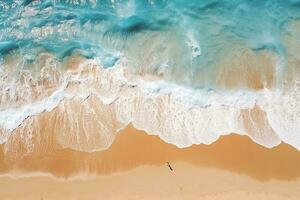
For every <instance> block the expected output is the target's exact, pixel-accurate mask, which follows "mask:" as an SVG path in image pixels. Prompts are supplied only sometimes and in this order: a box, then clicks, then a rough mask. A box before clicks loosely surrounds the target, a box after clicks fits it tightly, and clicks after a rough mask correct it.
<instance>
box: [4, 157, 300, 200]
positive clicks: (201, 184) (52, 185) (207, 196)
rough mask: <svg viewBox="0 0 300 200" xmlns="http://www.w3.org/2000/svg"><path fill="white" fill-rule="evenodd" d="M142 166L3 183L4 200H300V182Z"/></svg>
mask: <svg viewBox="0 0 300 200" xmlns="http://www.w3.org/2000/svg"><path fill="white" fill-rule="evenodd" d="M172 166H173V168H174V171H170V170H169V169H168V168H167V167H166V166H164V165H163V166H142V167H138V168H135V169H133V170H131V171H128V172H123V173H118V174H115V175H110V176H101V177H95V178H89V179H82V178H77V179H74V180H68V181H61V180H55V179H53V178H51V177H42V176H38V177H29V178H19V179H12V178H9V177H1V178H0V186H1V187H0V195H1V199H3V200H6V199H23V200H27V199H30V200H31V199H38V200H40V199H43V200H49V199H51V200H52V199H55V200H60V199H64V200H67V199H72V200H73V199H82V200H89V199H90V200H94V199H105V200H110V199H112V200H118V199H136V200H144V199H149V200H152V199H184V200H188V199H197V200H198V199H199V200H241V199H242V200H298V199H299V198H300V190H299V186H300V180H297V181H274V180H272V181H267V182H260V181H257V180H254V179H252V178H250V177H248V176H244V175H240V174H237V173H231V172H227V171H224V170H218V169H214V168H204V167H197V166H195V165H191V164H187V163H183V162H174V163H172Z"/></svg>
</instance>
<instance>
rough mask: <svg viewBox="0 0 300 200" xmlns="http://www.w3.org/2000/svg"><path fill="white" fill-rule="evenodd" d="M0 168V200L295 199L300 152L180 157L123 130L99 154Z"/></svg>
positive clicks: (210, 149)
mask: <svg viewBox="0 0 300 200" xmlns="http://www.w3.org/2000/svg"><path fill="white" fill-rule="evenodd" d="M1 155H2V156H1ZM167 161H169V162H170V163H171V165H172V167H173V168H174V171H170V170H169V168H168V167H167V166H166V164H165V162H167ZM0 162H1V163H0V166H1V167H0V168H1V169H2V174H5V173H7V171H8V170H10V173H9V175H4V176H3V177H1V178H0V197H1V198H0V199H44V200H46V199H205V200H210V199H214V200H218V199H222V200H224V199H225V200H226V199H230V200H234V199H243V200H247V199H255V200H260V199H262V200H266V199H271V200H277V199H278V200H284V199H295V200H296V199H297V200H298V199H300V152H298V151H297V150H295V149H294V148H292V147H291V146H289V145H287V144H281V145H279V146H278V147H276V148H273V149H267V148H264V147H262V146H259V145H257V144H255V143H254V142H252V141H251V140H250V139H249V138H248V137H246V136H238V135H230V136H224V137H222V138H221V139H219V140H218V141H217V142H215V143H213V144H211V145H208V146H206V145H194V146H192V147H189V148H185V149H179V148H177V147H175V146H173V145H170V144H166V143H165V142H163V141H161V140H160V139H159V138H158V137H157V136H151V135H147V134H146V133H145V132H142V131H137V130H135V129H133V128H132V127H128V128H127V129H125V130H124V131H122V132H121V133H120V134H119V135H118V136H117V138H116V140H115V141H114V143H113V144H112V146H111V147H110V148H109V149H108V150H106V151H103V152H94V153H83V152H76V151H73V150H69V149H61V150H56V151H53V152H51V153H49V154H47V155H31V156H28V157H26V158H24V159H22V160H20V161H19V162H18V163H17V164H16V163H14V165H13V166H12V165H10V164H9V163H5V159H4V158H3V154H1V153H0ZM12 169H13V170H12ZM24 170H26V171H27V172H26V173H24ZM36 172H40V173H43V175H42V174H37V175H34V176H33V175H32V174H28V173H36ZM26 174H27V176H28V177H23V178H21V177H18V178H13V176H20V175H21V176H25V175H26ZM45 174H54V175H55V176H57V177H59V178H60V179H55V178H53V177H51V175H47V176H45ZM87 174H88V175H87ZM92 174H93V175H92ZM74 176H75V177H76V178H74ZM62 178H63V179H62ZM65 178H68V179H65Z"/></svg>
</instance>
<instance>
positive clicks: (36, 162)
mask: <svg viewBox="0 0 300 200" xmlns="http://www.w3.org/2000/svg"><path fill="white" fill-rule="evenodd" d="M55 146H56V145H55V143H53V147H52V149H48V151H44V152H43V151H38V152H34V153H33V154H31V155H27V156H25V157H22V158H21V159H20V160H18V161H17V162H8V161H9V158H6V157H5V155H4V152H3V148H1V151H0V164H1V166H2V170H1V173H2V174H5V173H8V172H9V171H11V173H12V174H15V175H16V174H22V173H23V172H26V173H29V174H30V173H32V172H33V173H34V172H41V173H44V172H45V173H49V174H52V175H53V176H55V177H58V178H63V179H68V178H71V177H73V176H76V175H78V174H91V175H96V176H98V175H111V174H114V173H118V172H124V171H130V170H133V169H135V168H137V167H139V166H147V165H153V166H161V165H165V163H166V162H171V163H173V162H186V163H189V164H192V165H194V166H197V167H212V168H216V169H221V170H225V171H231V172H236V173H239V174H244V175H248V176H250V177H252V178H255V179H257V180H261V181H267V180H271V179H277V180H295V179H298V178H300V152H299V151H297V150H296V149H295V148H293V147H292V146H290V145H288V144H284V143H282V144H280V145H279V146H277V147H274V148H272V149H268V148H265V147H263V146H260V145H258V144H256V143H255V142H253V141H251V139H249V138H248V137H247V136H240V135H236V134H231V135H227V136H222V137H221V138H220V139H219V140H217V141H216V142H214V143H212V144H210V145H204V144H201V145H193V146H191V147H188V148H182V149H181V148H178V147H176V146H174V145H172V144H168V143H165V142H164V141H162V140H161V139H159V137H158V136H154V135H148V134H147V133H146V132H144V131H139V130H136V129H134V128H133V127H132V126H129V127H127V128H125V129H124V130H122V131H121V132H120V133H119V134H118V135H117V136H116V139H115V141H114V142H113V144H112V145H111V146H110V148H108V149H107V150H104V151H99V152H93V153H87V152H80V151H74V150H71V149H64V148H59V147H57V146H56V148H55ZM2 147H3V146H2Z"/></svg>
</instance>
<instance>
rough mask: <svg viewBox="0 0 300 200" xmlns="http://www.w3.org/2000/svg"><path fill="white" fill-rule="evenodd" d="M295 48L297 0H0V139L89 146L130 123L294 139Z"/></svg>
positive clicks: (299, 37) (199, 138) (152, 129)
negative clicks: (51, 141)
mask: <svg viewBox="0 0 300 200" xmlns="http://www.w3.org/2000/svg"><path fill="white" fill-rule="evenodd" d="M299 52H300V1H299V0H285V1H281V0H265V1H260V0H253V1H247V0H218V1H217V0H126V1H125V0H98V1H97V0H90V1H89V0H66V1H60V0H44V1H39V0H36V1H35V0H5V1H4V0H2V1H0V127H1V129H0V141H1V143H4V144H5V149H6V150H5V152H6V153H7V154H9V153H11V154H16V155H15V156H16V157H17V156H18V155H17V154H22V155H23V154H27V153H30V152H34V151H38V150H39V148H41V146H43V145H44V144H43V142H45V140H46V139H45V138H49V136H50V135H51V138H53V140H54V141H55V143H57V144H58V145H60V146H62V147H65V148H72V149H75V150H80V151H97V150H104V149H107V148H109V146H110V145H111V144H112V142H113V140H114V138H115V136H116V134H118V131H120V130H121V129H123V128H125V127H126V126H128V125H129V124H132V125H133V126H134V127H135V128H137V129H141V130H145V131H147V133H149V134H155V135H158V136H159V137H160V138H161V139H162V140H164V141H165V142H168V143H172V144H174V145H176V146H178V147H187V146H190V145H192V144H200V143H204V144H210V143H212V142H214V141H216V140H217V139H218V138H219V137H220V136H221V135H226V134H230V133H236V134H242V135H248V136H249V137H250V138H251V139H252V140H253V141H255V142H257V143H258V144H260V145H263V146H265V147H268V148H271V147H274V146H277V145H278V144H280V143H281V142H285V143H288V144H290V145H292V146H293V147H295V148H297V149H300V53H299ZM20 143H22V144H24V145H25V146H26V147H25V150H22V152H18V151H16V148H15V147H16V146H17V145H20Z"/></svg>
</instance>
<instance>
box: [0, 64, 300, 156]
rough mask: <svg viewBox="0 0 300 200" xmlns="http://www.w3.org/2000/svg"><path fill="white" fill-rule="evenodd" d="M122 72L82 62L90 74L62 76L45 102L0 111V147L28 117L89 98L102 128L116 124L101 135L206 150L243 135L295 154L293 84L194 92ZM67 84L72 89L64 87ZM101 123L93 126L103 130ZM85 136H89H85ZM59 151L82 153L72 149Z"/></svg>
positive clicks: (296, 90) (299, 114) (299, 116)
mask: <svg viewBox="0 0 300 200" xmlns="http://www.w3.org/2000/svg"><path fill="white" fill-rule="evenodd" d="M125 66H126V65H125V64H124V63H123V62H122V61H119V62H118V64H117V65H116V66H115V67H113V68H108V69H104V68H101V67H100V66H97V62H96V61H93V60H88V61H85V62H83V63H81V65H80V66H79V68H80V70H81V71H84V70H86V69H87V68H89V69H93V70H91V71H93V73H91V71H90V73H88V74H86V73H79V72H78V73H71V72H67V73H65V74H64V76H65V77H64V82H63V83H64V84H63V85H62V86H61V87H59V89H58V90H57V91H55V92H53V93H52V95H50V96H48V97H47V98H44V99H42V100H38V101H35V102H32V103H30V104H26V105H23V106H19V107H15V108H7V109H3V110H1V111H0V126H1V127H2V129H3V130H6V131H4V132H5V134H4V133H3V134H2V135H1V137H0V140H1V141H2V142H6V141H7V139H8V138H9V137H10V134H12V133H13V132H14V129H17V128H18V127H19V126H20V125H21V124H22V123H26V119H27V118H29V117H38V116H39V114H40V113H42V112H45V111H46V112H51V110H52V109H53V108H55V107H56V106H58V105H59V104H60V103H61V102H62V101H64V100H66V99H72V98H80V99H82V101H85V99H86V98H87V97H89V96H91V95H92V96H95V97H97V98H98V99H99V100H101V102H102V103H103V106H105V107H108V108H109V109H110V110H111V111H112V112H113V115H114V116H115V118H103V119H105V120H106V122H107V120H116V121H117V123H118V124H119V125H118V127H116V129H110V128H109V127H108V128H107V130H106V129H105V130H106V132H107V131H115V130H120V129H122V128H124V127H126V126H127V125H128V124H130V123H131V124H133V126H134V127H135V128H137V129H140V130H145V131H146V132H147V133H149V134H156V135H158V136H159V137H160V138H161V139H163V140H164V141H166V142H168V143H172V144H174V145H177V146H178V147H187V146H190V145H192V144H200V143H204V144H210V143H212V142H214V141H216V140H217V139H218V138H219V137H220V136H221V135H226V134H230V133H237V134H243V135H248V136H249V137H250V138H251V139H252V140H253V141H255V142H257V143H259V144H261V145H263V146H265V147H269V148H271V147H274V146H276V145H278V144H280V142H281V141H284V142H286V143H289V144H291V145H292V146H294V147H295V148H297V149H300V133H299V130H300V86H299V82H297V83H296V84H295V86H294V87H292V88H291V89H289V90H287V91H284V92H282V91H280V90H276V89H274V90H270V89H265V90H261V91H247V90H243V91H227V92H225V91H224V92H217V91H213V90H204V89H203V90H201V89H196V90H195V89H191V88H186V87H183V86H179V85H176V84H172V83H167V82H165V81H162V80H157V79H154V80H149V79H147V80H146V79H143V78H142V77H140V76H138V75H133V74H131V72H130V70H129V69H127V68H126V67H125ZM80 70H79V71H80ZM72 84H74V85H75V86H74V89H72V87H71V86H70V85H72ZM73 114H75V115H76V113H73ZM103 115H106V113H103ZM82 120H85V119H82ZM99 120H102V119H99ZM106 122H99V123H101V124H102V125H103V126H105V124H106ZM103 128H105V127H103ZM9 133H10V134H9ZM69 134H72V133H69ZM88 134H93V133H85V135H88ZM111 134H112V135H114V134H115V133H111ZM111 138H113V137H111ZM107 144H111V143H110V142H107ZM64 146H65V147H70V148H75V149H77V150H87V149H88V148H86V147H80V146H78V145H77V146H75V147H74V145H68V144H64ZM92 150H93V149H88V151H92ZM94 150H97V149H94Z"/></svg>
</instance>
